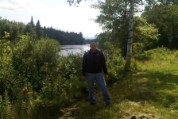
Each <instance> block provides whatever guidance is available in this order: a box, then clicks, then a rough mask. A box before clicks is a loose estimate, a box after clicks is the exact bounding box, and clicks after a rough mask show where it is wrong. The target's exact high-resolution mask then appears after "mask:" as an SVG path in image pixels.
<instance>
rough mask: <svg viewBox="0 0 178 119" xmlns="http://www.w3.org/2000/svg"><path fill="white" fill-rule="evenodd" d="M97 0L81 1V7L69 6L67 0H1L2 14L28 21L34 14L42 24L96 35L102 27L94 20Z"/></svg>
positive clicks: (0, 9)
mask: <svg viewBox="0 0 178 119" xmlns="http://www.w3.org/2000/svg"><path fill="white" fill-rule="evenodd" d="M94 1H95V2H96V0H93V1H87V2H85V0H84V2H81V4H80V5H79V7H76V6H69V4H68V3H67V0H0V16H1V17H2V18H5V19H9V20H15V21H20V22H23V23H28V22H29V21H30V19H31V16H33V19H34V22H35V23H36V21H37V20H38V19H39V20H40V23H41V25H42V26H46V27H50V26H52V27H53V28H56V29H61V30H64V31H69V32H70V31H71V32H72V31H74V32H77V33H79V32H82V33H83V36H84V37H94V36H95V35H96V34H98V33H100V32H101V31H102V30H101V27H99V24H97V23H95V22H94V19H95V18H96V16H97V15H99V10H96V9H93V8H91V7H90V5H91V4H93V3H95V2H94Z"/></svg>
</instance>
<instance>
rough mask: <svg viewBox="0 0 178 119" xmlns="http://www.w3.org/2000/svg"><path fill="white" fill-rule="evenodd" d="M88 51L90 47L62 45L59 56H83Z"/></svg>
mask: <svg viewBox="0 0 178 119" xmlns="http://www.w3.org/2000/svg"><path fill="white" fill-rule="evenodd" d="M89 49H90V45H89V44H86V45H62V46H61V51H60V55H62V56H68V55H69V54H83V53H84V52H86V51H88V50H89Z"/></svg>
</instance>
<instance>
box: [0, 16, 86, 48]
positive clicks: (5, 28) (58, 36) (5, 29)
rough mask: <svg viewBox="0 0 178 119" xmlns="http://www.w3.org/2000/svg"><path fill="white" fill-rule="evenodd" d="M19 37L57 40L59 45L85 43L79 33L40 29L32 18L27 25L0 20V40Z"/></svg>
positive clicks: (38, 23)
mask: <svg viewBox="0 0 178 119" xmlns="http://www.w3.org/2000/svg"><path fill="white" fill-rule="evenodd" d="M21 35H28V36H30V37H31V38H33V39H41V38H51V39H55V40H57V41H58V42H59V43H60V44H61V45H67V44H84V43H85V39H84V38H83V35H82V33H81V32H80V33H75V32H64V31H62V30H56V29H54V28H52V27H50V28H47V27H41V25H40V21H39V20H38V21H37V23H36V24H35V23H34V21H33V17H32V18H31V21H30V22H29V23H28V24H24V23H21V22H16V21H10V20H7V19H3V18H0V38H4V36H6V37H7V36H9V37H7V38H6V39H9V40H10V41H15V40H17V39H18V38H19V36H21Z"/></svg>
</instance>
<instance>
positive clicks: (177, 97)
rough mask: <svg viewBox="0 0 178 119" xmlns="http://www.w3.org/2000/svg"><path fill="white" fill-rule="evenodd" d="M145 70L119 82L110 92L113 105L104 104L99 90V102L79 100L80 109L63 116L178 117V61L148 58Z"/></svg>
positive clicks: (89, 118)
mask: <svg viewBox="0 0 178 119" xmlns="http://www.w3.org/2000/svg"><path fill="white" fill-rule="evenodd" d="M141 66H142V70H141V71H140V72H137V73H135V74H132V75H129V76H127V77H125V78H124V79H122V80H120V81H118V82H116V83H115V84H113V85H112V86H111V87H109V91H110V93H111V98H112V104H111V105H110V106H109V107H105V106H104V104H103V102H102V95H101V92H100V91H99V90H97V98H98V102H97V104H96V105H95V106H90V105H89V104H88V102H87V101H86V100H83V101H81V102H78V103H77V104H76V105H73V106H71V107H70V108H72V107H74V108H75V109H76V110H77V111H76V112H75V111H74V112H73V113H71V114H69V115H70V116H69V115H68V116H66V115H65V114H66V113H70V111H68V112H67V111H63V114H64V115H63V116H62V117H60V119H130V118H131V117H134V116H135V117H137V118H143V119H144V118H148V119H177V118H178V63H177V62H176V60H174V61H173V62H169V61H167V62H166V61H162V62H161V61H155V62H154V61H150V62H149V61H148V62H146V64H145V62H144V63H142V64H141Z"/></svg>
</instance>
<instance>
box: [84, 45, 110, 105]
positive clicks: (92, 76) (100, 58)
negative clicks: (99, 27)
mask: <svg viewBox="0 0 178 119" xmlns="http://www.w3.org/2000/svg"><path fill="white" fill-rule="evenodd" d="M82 68H83V76H85V77H86V78H87V80H88V86H89V101H90V104H91V105H94V104H95V103H96V99H95V95H94V81H95V80H96V81H97V83H98V85H99V88H100V89H101V91H102V93H103V100H104V102H105V104H106V105H109V104H110V97H109V92H108V89H107V86H106V82H105V80H104V77H103V75H102V71H103V72H104V74H105V78H107V77H108V71H107V68H106V63H105V57H104V55H103V53H102V52H101V51H99V50H98V49H97V48H96V43H95V42H92V43H91V44H90V50H89V51H88V52H86V53H85V54H84V56H83V67H82Z"/></svg>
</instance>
